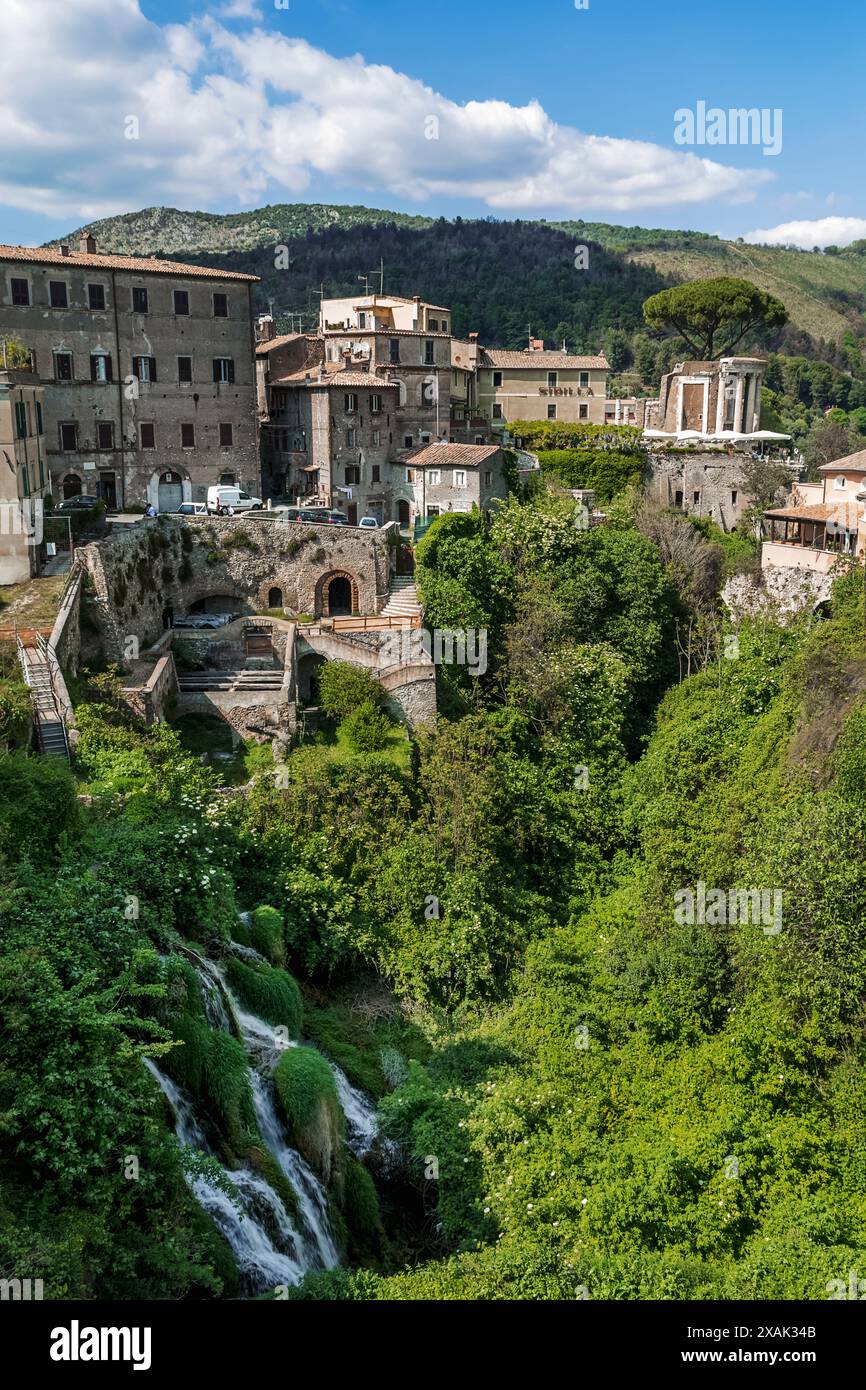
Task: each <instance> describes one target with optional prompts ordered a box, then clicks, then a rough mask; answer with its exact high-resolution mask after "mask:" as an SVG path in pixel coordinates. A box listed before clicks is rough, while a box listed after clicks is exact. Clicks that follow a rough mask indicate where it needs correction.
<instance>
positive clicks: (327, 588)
mask: <svg viewBox="0 0 866 1390" xmlns="http://www.w3.org/2000/svg"><path fill="white" fill-rule="evenodd" d="M332 586H333V593H332ZM338 595H339V596H340V601H339V603H338V602H337V596H338ZM337 606H338V607H339V609H340V612H341V613H358V612H359V611H360V606H359V603H358V581H357V579H356V578H355V576H354V575H353V574H350V573H349V571H348V570H329V571H328V573H327V574H323V575H322V577H321V579H319V580H317V582H316V617H317V618H330V617H332V616H333V609H334V607H337Z"/></svg>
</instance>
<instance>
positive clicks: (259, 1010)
mask: <svg viewBox="0 0 866 1390" xmlns="http://www.w3.org/2000/svg"><path fill="white" fill-rule="evenodd" d="M225 971H226V976H227V978H228V982H229V985H230V986H231V988H232V989H233V990H234V992H235V993H236V994H237V996H238V998H239V999H240V1001H241V1003H242V1004H245V1005H246V1007H247V1008H248V1009H249V1010H250V1011H251V1013H254V1014H258V1016H259V1018H263V1019H264V1020H265V1022H266V1023H273V1025H274V1027H284V1028H287V1029H288V1036H289V1037H290V1038H299V1037H300V1036H301V1029H302V1026H303V1021H304V1003H303V1000H302V998H301V991H300V990H299V988H298V986H297V983H296V981H295V980H293V979H292V976H291V975H289V974H288V973H287V972H286V971H285V970H274V969H273V968H272V967H271V966H269V965H246V964H244V962H243V961H239V960H235V959H229V960H228V961H226V965H225Z"/></svg>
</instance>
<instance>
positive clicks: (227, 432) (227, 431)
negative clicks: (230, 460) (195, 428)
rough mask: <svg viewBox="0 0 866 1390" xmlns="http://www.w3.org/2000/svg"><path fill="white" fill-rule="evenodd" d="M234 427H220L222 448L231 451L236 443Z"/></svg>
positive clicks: (222, 425)
mask: <svg viewBox="0 0 866 1390" xmlns="http://www.w3.org/2000/svg"><path fill="white" fill-rule="evenodd" d="M234 434H235V432H234V426H233V425H231V424H230V423H228V424H221V425H220V448H221V449H230V448H231V446H232V444H233V443H234Z"/></svg>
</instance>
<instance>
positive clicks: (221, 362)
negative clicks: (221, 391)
mask: <svg viewBox="0 0 866 1390" xmlns="http://www.w3.org/2000/svg"><path fill="white" fill-rule="evenodd" d="M213 379H214V381H221V382H226V383H228V384H230V383H231V382H233V381H234V379H235V364H234V358H232V357H215V358H214V360H213Z"/></svg>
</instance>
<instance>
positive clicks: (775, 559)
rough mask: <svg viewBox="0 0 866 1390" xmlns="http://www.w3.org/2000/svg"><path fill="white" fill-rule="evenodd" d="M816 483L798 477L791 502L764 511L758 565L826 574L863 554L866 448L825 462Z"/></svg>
mask: <svg viewBox="0 0 866 1390" xmlns="http://www.w3.org/2000/svg"><path fill="white" fill-rule="evenodd" d="M819 471H820V473H821V481H820V483H797V484H796V485H795V487H794V488H793V491H792V494H791V499H790V502H788V503H787V504H786V505H785V506H784V507H773V508H771V509H770V510H769V511H767V512H765V513H764V523H765V528H766V531H767V533H768V535H767V539H766V540H765V541H764V544H763V546H762V548H761V567H762V569H770V568H777V569H799V570H811V571H813V572H815V573H818V574H827V573H829V572H830V570H833V569H835V568H836V566H837V564H838V563H839V561H840V560H841V561H846V560H847V561H858V562H859V563H861V564H862V563H863V562H864V559H866V450H861V451H860V452H859V453H856V454H849V455H847V456H846V457H845V458H841V459H836V461H835V462H833V463H825V464H824V466H823V467H822V468H821V469H820V470H819Z"/></svg>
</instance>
